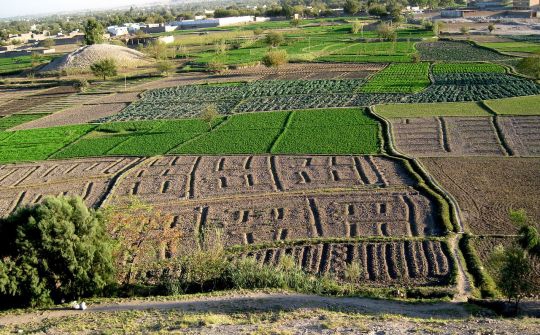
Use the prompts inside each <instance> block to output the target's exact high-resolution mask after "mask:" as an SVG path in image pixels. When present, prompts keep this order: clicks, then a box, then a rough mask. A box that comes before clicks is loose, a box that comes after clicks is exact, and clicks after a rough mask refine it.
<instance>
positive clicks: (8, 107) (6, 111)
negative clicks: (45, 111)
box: [0, 87, 73, 116]
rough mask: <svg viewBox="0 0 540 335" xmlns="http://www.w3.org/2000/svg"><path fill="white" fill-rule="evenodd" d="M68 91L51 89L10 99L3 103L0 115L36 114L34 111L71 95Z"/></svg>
mask: <svg viewBox="0 0 540 335" xmlns="http://www.w3.org/2000/svg"><path fill="white" fill-rule="evenodd" d="M72 93H73V92H72V91H70V90H69V89H65V90H64V89H63V88H62V87H60V88H53V89H49V90H46V91H39V92H37V93H35V94H33V95H30V96H21V97H19V98H17V97H16V96H15V97H14V98H13V99H10V101H9V102H7V103H4V104H3V105H2V108H0V116H1V115H11V114H16V113H22V112H24V113H36V111H35V109H37V108H39V107H42V106H44V105H47V104H48V103H53V102H57V101H59V100H61V99H62V98H65V97H67V96H69V95H70V94H72Z"/></svg>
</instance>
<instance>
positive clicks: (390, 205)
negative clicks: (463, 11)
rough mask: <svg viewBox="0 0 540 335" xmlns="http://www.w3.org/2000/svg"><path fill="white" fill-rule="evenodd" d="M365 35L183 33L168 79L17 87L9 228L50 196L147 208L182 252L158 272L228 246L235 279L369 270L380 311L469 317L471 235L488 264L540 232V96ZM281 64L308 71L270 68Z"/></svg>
mask: <svg viewBox="0 0 540 335" xmlns="http://www.w3.org/2000/svg"><path fill="white" fill-rule="evenodd" d="M364 23H366V25H365V26H364V27H363V30H362V31H361V32H358V33H355V34H352V33H351V32H350V30H351V27H352V24H351V22H350V20H349V19H339V20H332V19H320V20H303V21H302V23H301V24H300V25H299V26H293V25H291V24H290V23H289V22H288V21H286V22H285V21H283V22H280V21H276V22H274V21H272V22H264V23H260V24H254V25H252V26H251V25H246V26H235V27H229V28H217V29H201V30H200V31H198V32H197V33H193V32H186V31H176V32H174V36H175V42H173V43H172V45H171V46H170V49H169V51H174V52H175V53H176V54H175V55H176V56H177V58H178V59H174V60H173V62H174V64H175V70H174V71H171V72H172V73H169V74H168V75H167V76H165V74H163V77H161V76H158V75H156V73H155V72H152V74H147V75H142V74H140V73H135V74H132V75H131V76H130V77H129V78H130V79H129V80H128V79H127V75H126V77H122V76H123V75H124V73H122V75H121V76H116V77H114V78H111V79H110V80H103V81H102V80H101V79H103V78H100V79H99V80H95V78H94V79H92V80H90V81H91V84H90V86H89V87H88V88H87V89H86V90H83V91H82V92H80V91H79V90H78V89H75V87H74V86H73V82H74V80H73V79H78V78H73V77H69V80H68V79H66V78H62V77H60V78H56V79H55V81H56V80H57V81H58V83H62V84H58V85H57V87H53V88H43V87H49V86H48V85H51V82H53V83H54V82H55V81H52V79H50V78H49V79H44V78H39V77H38V76H36V77H35V78H32V79H31V80H30V79H29V78H17V80H18V81H17V83H16V84H13V83H11V82H10V80H7V81H5V82H2V83H0V216H1V217H4V216H7V215H9V214H10V213H13V211H15V210H16V209H17V208H20V207H22V206H25V205H29V204H37V203H39V202H40V201H42V200H43V199H44V197H46V196H48V195H53V196H65V195H69V196H71V195H76V196H80V197H82V198H83V199H84V201H85V203H86V204H87V205H88V206H90V207H93V208H108V207H109V206H110V207H112V208H116V209H124V208H126V207H124V206H129V205H130V204H132V203H133V202H134V201H141V204H143V205H147V206H149V207H150V208H151V209H152V211H149V212H153V213H158V214H159V215H162V214H163V215H162V216H160V219H162V220H163V222H162V223H163V225H162V227H166V228H164V229H170V232H173V233H178V235H174V236H179V237H178V238H177V239H175V240H172V241H167V243H162V244H160V246H159V249H160V250H159V252H156V253H155V255H154V254H152V255H151V256H148V257H150V258H151V259H152V261H153V260H154V257H155V261H156V264H157V267H159V266H162V264H168V265H170V264H172V263H173V261H175V260H176V259H179V258H180V257H182V256H183V255H184V254H185V250H186V249H188V250H203V248H204V247H206V246H207V245H206V243H207V242H209V241H218V240H219V242H220V243H221V244H222V246H223V247H224V248H225V252H226V255H227V257H230V259H252V260H254V261H255V262H256V263H258V264H261V265H269V266H276V265H278V264H280V260H282V259H283V257H284V256H290V257H291V258H290V259H292V260H293V261H294V263H295V264H296V265H298V266H299V267H301V268H302V269H304V271H306V272H307V273H308V274H309V277H313V278H315V276H325V277H328V278H333V279H336V280H337V281H338V283H344V282H345V281H346V280H350V278H349V279H347V278H346V277H348V276H349V274H350V272H351V271H353V270H355V269H353V270H351V268H352V265H355V266H357V267H358V269H357V273H355V274H353V275H354V276H355V278H353V279H354V280H355V281H354V284H352V283H349V284H351V285H353V286H354V285H357V286H358V287H361V288H367V289H368V291H369V290H372V291H369V292H375V293H373V294H377V293H378V292H385V294H388V295H387V296H390V294H392V296H394V297H396V298H401V297H402V295H401V293H403V292H405V294H404V296H407V294H409V293H413V294H411V295H410V297H413V296H414V297H429V298H441V297H452V296H454V297H455V298H456V300H460V301H464V300H465V299H466V298H467V297H471V296H472V295H474V294H476V292H477V290H476V289H475V288H474V287H472V286H471V285H472V284H473V283H472V282H471V280H470V279H469V276H468V275H469V274H468V273H467V267H465V266H463V265H464V263H463V260H462V258H460V257H457V256H459V251H460V249H459V248H460V242H459V241H460V239H461V238H462V236H463V234H462V233H463V232H464V233H468V234H470V235H471V236H472V237H471V239H472V240H473V244H474V247H475V248H476V249H477V251H478V253H479V255H480V258H481V260H482V261H483V262H486V261H487V257H488V253H489V250H490V248H493V245H494V243H495V242H493V241H494V239H495V237H494V236H495V235H500V236H506V237H504V238H503V239H506V238H508V236H511V235H513V234H515V233H516V227H515V226H513V225H512V224H511V223H510V221H509V220H508V212H509V210H510V209H518V208H524V209H525V210H526V211H527V213H528V214H529V215H530V216H531V218H532V221H534V222H535V223H538V222H540V221H539V220H540V209H539V208H538V199H539V198H540V194H539V190H540V182H539V180H540V178H539V171H540V112H539V110H540V109H539V108H538V105H539V103H540V85H539V83H538V82H535V81H533V80H530V79H527V78H526V77H525V76H518V75H517V74H516V73H515V72H514V71H515V70H514V69H513V68H512V67H511V66H510V64H511V63H510V62H516V61H517V60H519V58H517V57H513V56H509V55H503V54H500V53H498V52H496V51H494V50H491V49H489V48H484V47H479V46H477V45H475V44H474V43H472V42H469V41H467V42H465V41H461V42H459V41H447V40H435V39H434V38H433V37H434V36H433V33H432V31H431V30H428V29H424V28H423V27H420V25H414V24H410V23H403V24H401V25H400V26H399V27H398V28H397V30H396V39H395V41H389V40H383V39H382V38H379V36H378V34H377V28H378V26H377V24H376V23H375V21H373V20H370V21H365V22H364ZM257 27H258V28H262V29H263V30H262V32H261V31H259V30H257V31H255V30H254V29H255V28H257ZM270 29H279V31H280V32H281V33H283V36H284V41H283V42H282V43H281V44H280V45H279V46H275V47H270V46H269V45H268V44H267V43H266V42H265V35H266V34H268V32H270ZM520 43H529V42H520ZM219 48H222V49H223V50H218V49H219ZM270 48H273V49H277V50H286V51H287V52H288V55H289V61H290V62H289V63H287V64H283V65H281V66H278V67H276V68H270V67H265V66H262V65H261V58H262V56H264V55H265V54H266V53H267V52H268V50H269V49H270ZM173 49H174V50H173ZM418 57H420V59H419V58H418ZM507 61H509V62H507ZM209 64H210V65H212V66H210V67H209ZM501 64H504V65H501ZM214 65H215V68H213V66H214ZM222 65H223V66H227V65H228V66H230V67H229V68H226V69H223V70H219V71H218V70H217V68H221V66H222ZM210 68H211V69H210ZM1 69H2V64H1V62H0V73H1V71H2V70H1ZM152 71H154V69H152ZM121 77H122V78H121ZM10 79H11V78H10ZM41 84H43V86H40V85H41ZM75 86H77V85H75ZM454 200H455V201H454ZM505 241H506V240H505ZM465 257H467V256H466V255H465ZM287 259H289V258H287ZM467 260H469V259H467ZM163 266H164V267H163V268H160V271H161V270H163V271H167V270H171V269H170V268H169V269H167V268H166V266H167V265H163ZM134 271H135V272H136V271H143V270H139V269H134ZM353 272H354V271H353ZM144 276H146V273H143V272H140V273H136V274H135V275H134V278H141V277H144ZM156 278H157V277H156ZM323 280H325V279H323ZM469 284H470V285H469ZM202 289H203V285H201V290H202ZM394 290H395V292H394ZM402 291H403V292H402ZM366 292H367V291H366ZM386 292H392V293H386ZM394 293H395V294H394Z"/></svg>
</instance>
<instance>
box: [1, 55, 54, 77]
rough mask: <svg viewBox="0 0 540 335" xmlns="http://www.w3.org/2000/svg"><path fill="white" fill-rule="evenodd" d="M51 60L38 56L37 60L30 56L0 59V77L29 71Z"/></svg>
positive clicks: (47, 57)
mask: <svg viewBox="0 0 540 335" xmlns="http://www.w3.org/2000/svg"><path fill="white" fill-rule="evenodd" d="M53 58H54V57H51V56H39V57H37V58H34V57H32V56H19V57H0V75H6V74H11V73H16V72H20V71H23V70H26V69H30V68H32V67H34V66H35V65H36V64H43V63H48V62H49V61H51V60H52V59H53Z"/></svg>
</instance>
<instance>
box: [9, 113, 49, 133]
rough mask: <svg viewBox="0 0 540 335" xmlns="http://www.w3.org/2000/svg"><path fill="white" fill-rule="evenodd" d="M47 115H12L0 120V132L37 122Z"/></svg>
mask: <svg viewBox="0 0 540 335" xmlns="http://www.w3.org/2000/svg"><path fill="white" fill-rule="evenodd" d="M45 115H47V114H13V115H9V116H6V117H3V118H0V131H3V130H6V129H9V128H12V127H15V126H18V125H20V124H23V123H26V122H30V121H33V120H37V119H39V118H42V117H44V116H45Z"/></svg>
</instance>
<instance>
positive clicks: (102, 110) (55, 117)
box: [15, 103, 127, 130]
mask: <svg viewBox="0 0 540 335" xmlns="http://www.w3.org/2000/svg"><path fill="white" fill-rule="evenodd" d="M126 106H127V104H125V103H110V104H100V105H94V104H92V105H81V106H76V107H72V108H68V109H66V110H62V111H58V112H56V113H54V114H51V115H48V116H45V117H43V118H41V119H39V120H35V121H33V122H28V123H25V124H22V125H20V126H18V127H16V128H15V129H16V130H21V129H35V128H47V127H56V126H67V125H76V124H82V123H88V122H92V121H94V120H96V119H98V118H102V117H107V116H111V115H115V114H117V113H120V111H121V110H122V109H124V108H125V107H126Z"/></svg>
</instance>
